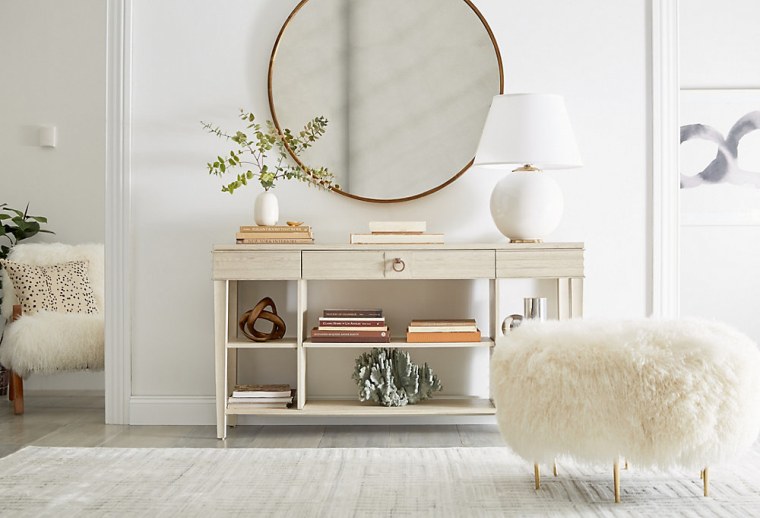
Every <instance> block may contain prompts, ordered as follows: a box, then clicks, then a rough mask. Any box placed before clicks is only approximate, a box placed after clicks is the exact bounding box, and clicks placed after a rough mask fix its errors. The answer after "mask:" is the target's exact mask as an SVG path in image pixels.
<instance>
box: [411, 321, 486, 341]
mask: <svg viewBox="0 0 760 518" xmlns="http://www.w3.org/2000/svg"><path fill="white" fill-rule="evenodd" d="M406 341H407V342H409V343H431V342H441V343H447V342H479V341H480V330H479V329H478V326H477V324H476V323H475V319H474V318H465V319H454V320H412V322H411V323H410V324H409V327H408V328H407V330H406Z"/></svg>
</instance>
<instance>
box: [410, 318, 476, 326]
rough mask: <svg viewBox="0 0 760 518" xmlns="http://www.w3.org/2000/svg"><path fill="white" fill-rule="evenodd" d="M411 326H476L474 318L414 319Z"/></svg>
mask: <svg viewBox="0 0 760 518" xmlns="http://www.w3.org/2000/svg"><path fill="white" fill-rule="evenodd" d="M409 325H410V326H474V325H475V319H474V318H431V319H427V320H424V319H414V320H412V321H411V322H410V323H409Z"/></svg>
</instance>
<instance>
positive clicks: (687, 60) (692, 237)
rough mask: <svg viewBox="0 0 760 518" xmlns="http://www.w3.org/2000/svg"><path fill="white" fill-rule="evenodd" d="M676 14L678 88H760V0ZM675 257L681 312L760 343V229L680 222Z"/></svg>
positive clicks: (699, 2)
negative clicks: (727, 325)
mask: <svg viewBox="0 0 760 518" xmlns="http://www.w3.org/2000/svg"><path fill="white" fill-rule="evenodd" d="M679 17H680V20H679V21H680V31H681V33H680V41H679V43H680V58H681V70H680V73H681V87H682V88H684V89H705V88H707V89H737V88H741V89H752V88H754V89H760V66H758V64H759V63H760V30H758V28H757V21H758V19H760V3H759V2H757V1H756V0H729V1H726V0H688V1H682V2H681V3H680V12H679ZM754 109H756V110H759V109H760V106H756V107H755V108H754ZM720 130H721V131H726V130H727V128H720ZM750 138H754V139H755V140H754V141H753V142H755V143H757V142H758V141H757V137H756V135H753V136H752V137H745V139H746V140H747V141H749V139H750ZM709 188H711V187H710V186H707V187H698V189H709ZM680 254H681V293H680V295H681V313H682V314H683V315H693V316H700V317H707V318H715V319H719V320H723V321H726V322H728V323H730V324H732V325H734V326H736V327H737V328H739V329H741V330H742V331H744V332H745V333H747V334H749V335H750V336H751V337H752V338H754V339H755V340H760V320H759V319H758V318H757V316H756V314H757V308H758V307H759V306H760V277H759V276H758V275H757V273H756V271H757V265H758V263H759V262H760V226H756V225H755V226H751V225H740V226H715V225H710V226H694V225H689V226H686V225H684V226H682V227H681V252H680Z"/></svg>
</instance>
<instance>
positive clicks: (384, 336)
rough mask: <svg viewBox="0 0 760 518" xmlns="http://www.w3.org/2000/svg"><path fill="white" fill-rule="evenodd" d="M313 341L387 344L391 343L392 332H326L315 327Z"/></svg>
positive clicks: (312, 332) (312, 333) (312, 331)
mask: <svg viewBox="0 0 760 518" xmlns="http://www.w3.org/2000/svg"><path fill="white" fill-rule="evenodd" d="M311 341H312V342H322V343H325V342H327V343H329V342H339V343H353V342H371V343H387V342H390V341H391V336H390V331H363V330H362V331H347V330H345V329H342V330H339V331H324V330H320V329H319V328H316V327H315V328H313V329H312V330H311Z"/></svg>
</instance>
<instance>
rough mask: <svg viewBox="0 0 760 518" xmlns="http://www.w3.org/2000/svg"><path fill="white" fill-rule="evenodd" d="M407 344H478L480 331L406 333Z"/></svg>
mask: <svg viewBox="0 0 760 518" xmlns="http://www.w3.org/2000/svg"><path fill="white" fill-rule="evenodd" d="M406 341H407V342H409V343H435V342H440V343H452V342H480V331H475V332H472V331H463V332H458V331H444V332H436V333H409V332H408V333H406Z"/></svg>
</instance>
